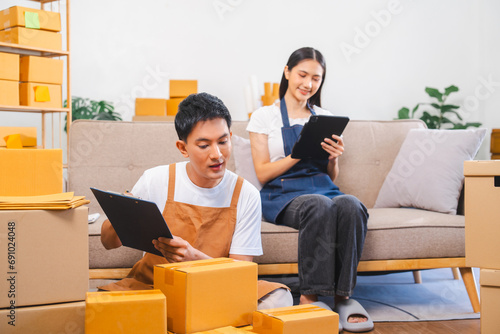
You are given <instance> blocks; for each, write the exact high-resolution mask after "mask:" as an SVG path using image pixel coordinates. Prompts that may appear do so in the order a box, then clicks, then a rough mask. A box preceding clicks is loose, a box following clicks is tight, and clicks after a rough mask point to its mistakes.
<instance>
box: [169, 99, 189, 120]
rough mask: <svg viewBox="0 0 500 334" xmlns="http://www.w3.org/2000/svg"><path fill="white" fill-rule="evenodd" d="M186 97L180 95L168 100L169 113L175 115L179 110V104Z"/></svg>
mask: <svg viewBox="0 0 500 334" xmlns="http://www.w3.org/2000/svg"><path fill="white" fill-rule="evenodd" d="M184 99H185V97H178V98H174V99H169V100H167V115H168V116H175V115H177V111H178V110H179V104H180V103H181V102H182V101H183V100H184Z"/></svg>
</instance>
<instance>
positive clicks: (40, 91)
mask: <svg viewBox="0 0 500 334" xmlns="http://www.w3.org/2000/svg"><path fill="white" fill-rule="evenodd" d="M35 102H50V93H49V87H48V86H35Z"/></svg>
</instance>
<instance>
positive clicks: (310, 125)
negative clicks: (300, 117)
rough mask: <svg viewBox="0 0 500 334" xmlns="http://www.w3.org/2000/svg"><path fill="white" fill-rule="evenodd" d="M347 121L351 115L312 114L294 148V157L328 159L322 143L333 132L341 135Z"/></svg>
mask: <svg viewBox="0 0 500 334" xmlns="http://www.w3.org/2000/svg"><path fill="white" fill-rule="evenodd" d="M347 123H349V117H345V116H329V115H312V116H311V117H310V118H309V121H308V122H307V123H306V124H304V127H303V128H302V131H301V132H300V135H299V138H298V139H297V141H296V142H295V145H294V146H293V148H292V158H294V159H307V158H310V159H328V153H327V152H326V151H325V150H324V149H323V147H321V143H322V142H323V141H324V140H325V138H331V137H332V135H333V134H335V135H337V136H340V135H341V134H342V132H343V131H344V129H345V127H346V125H347Z"/></svg>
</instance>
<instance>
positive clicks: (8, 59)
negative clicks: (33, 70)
mask: <svg viewBox="0 0 500 334" xmlns="http://www.w3.org/2000/svg"><path fill="white" fill-rule="evenodd" d="M0 80H13V81H19V55H16V54H12V53H4V52H0Z"/></svg>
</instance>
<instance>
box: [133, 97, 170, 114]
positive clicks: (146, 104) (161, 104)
mask: <svg viewBox="0 0 500 334" xmlns="http://www.w3.org/2000/svg"><path fill="white" fill-rule="evenodd" d="M135 114H136V115H137V116H165V115H167V100H166V99H150V98H136V99H135Z"/></svg>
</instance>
